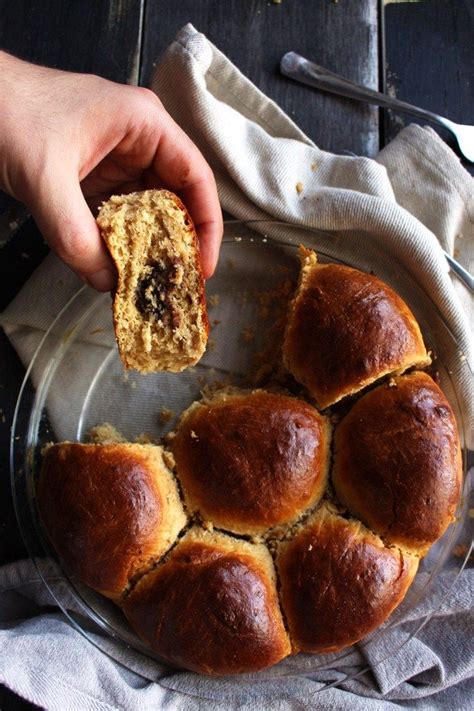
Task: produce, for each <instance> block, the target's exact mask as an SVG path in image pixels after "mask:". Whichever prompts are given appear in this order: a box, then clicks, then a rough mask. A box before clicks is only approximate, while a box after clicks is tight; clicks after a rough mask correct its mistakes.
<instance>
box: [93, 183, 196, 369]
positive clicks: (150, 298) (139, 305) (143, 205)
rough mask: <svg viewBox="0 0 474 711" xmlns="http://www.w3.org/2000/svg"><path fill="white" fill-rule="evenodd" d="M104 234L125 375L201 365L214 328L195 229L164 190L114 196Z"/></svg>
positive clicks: (105, 208) (104, 214)
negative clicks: (113, 272) (113, 279)
mask: <svg viewBox="0 0 474 711" xmlns="http://www.w3.org/2000/svg"><path fill="white" fill-rule="evenodd" d="M97 224H98V225H99V228H100V232H101V234H102V237H103V239H104V240H105V243H106V245H107V247H108V249H109V251H110V254H111V255H112V259H113V260H114V262H115V265H116V267H117V272H118V283H117V289H116V292H115V296H114V302H113V315H114V326H115V335H116V338H117V344H118V348H119V353H120V357H121V359H122V361H123V364H124V366H125V368H134V369H135V370H139V371H140V372H142V373H148V372H153V371H157V370H169V371H174V372H178V371H181V370H184V368H186V367H187V366H189V365H193V364H194V363H197V361H198V360H199V359H200V358H201V356H202V354H203V353H204V350H205V348H206V343H207V335H208V332H209V323H208V319H207V312H206V302H205V297H204V281H203V277H202V270H201V260H200V256H199V247H198V241H197V237H196V232H195V229H194V225H193V223H192V220H191V217H190V216H189V214H188V212H187V210H186V208H185V207H184V205H183V203H182V202H181V200H180V199H179V198H178V197H177V196H176V195H173V193H170V192H168V191H167V190H146V191H145V192H141V193H130V194H129V195H114V196H113V197H111V198H110V200H108V201H107V202H106V203H104V204H103V205H102V207H101V209H100V213H99V216H98V218H97Z"/></svg>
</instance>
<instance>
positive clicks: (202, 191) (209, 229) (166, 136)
mask: <svg viewBox="0 0 474 711" xmlns="http://www.w3.org/2000/svg"><path fill="white" fill-rule="evenodd" d="M166 120H167V122H169V123H167V124H166V125H164V126H163V130H162V133H161V135H160V138H159V141H158V145H157V149H156V154H155V157H154V159H153V170H154V173H155V175H156V176H157V177H158V179H159V181H160V183H161V184H163V185H165V186H166V187H169V188H170V189H171V190H174V191H175V192H177V193H178V195H179V196H180V197H181V199H182V200H183V202H184V204H185V205H186V207H187V209H188V210H189V213H190V215H191V217H192V219H193V222H194V225H195V227H196V232H197V235H198V238H199V246H200V251H201V261H202V268H203V273H204V277H205V278H206V279H207V278H209V277H210V276H212V274H213V273H214V270H215V268H216V264H217V260H218V257H219V248H220V245H221V241H222V233H223V220H222V211H221V207H220V204H219V197H218V194H217V186H216V181H215V179H214V175H213V173H212V170H211V168H210V167H209V165H208V163H207V162H206V161H205V159H204V157H203V155H202V153H201V152H200V150H199V149H198V148H197V146H196V145H195V144H194V143H193V142H192V141H191V139H190V138H189V136H187V135H186V134H185V133H184V131H183V130H182V129H181V128H179V126H178V125H177V124H176V123H175V122H174V121H173V119H172V118H171V117H170V116H166Z"/></svg>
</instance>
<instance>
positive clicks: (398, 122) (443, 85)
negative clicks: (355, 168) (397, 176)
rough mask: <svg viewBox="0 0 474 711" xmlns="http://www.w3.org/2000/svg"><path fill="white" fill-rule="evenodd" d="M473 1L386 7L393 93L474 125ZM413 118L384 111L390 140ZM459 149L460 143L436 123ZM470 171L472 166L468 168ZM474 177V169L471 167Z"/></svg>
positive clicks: (388, 68)
mask: <svg viewBox="0 0 474 711" xmlns="http://www.w3.org/2000/svg"><path fill="white" fill-rule="evenodd" d="M473 37H474V12H473V3H472V0H430V2H423V3H390V4H388V5H387V6H386V7H385V46H386V68H385V70H386V84H387V91H388V92H389V93H390V94H392V95H394V96H396V97H397V98H399V99H402V100H404V101H408V102H409V103H412V104H415V106H421V107H423V108H425V109H428V110H430V111H434V112H435V113H437V114H440V115H441V116H446V117H447V118H450V119H452V120H453V121H457V122H459V123H471V124H472V123H474V81H473V71H472V70H473V66H474V44H473ZM409 123H423V122H422V121H420V120H417V119H415V118H413V117H411V116H408V115H403V114H396V113H394V112H392V111H385V112H384V132H385V138H386V140H387V141H389V140H390V139H391V138H393V137H394V136H395V135H396V134H397V133H398V132H399V131H400V129H401V128H403V127H404V126H405V125H408V124H409ZM430 125H431V126H432V127H433V128H434V129H435V130H437V131H438V133H439V134H440V135H441V136H442V137H443V138H444V139H445V140H446V141H447V143H448V144H449V145H451V147H455V139H454V138H452V137H451V134H450V133H449V132H448V131H446V130H445V129H443V128H441V127H437V126H435V125H434V124H430ZM466 167H468V166H467V165H466ZM469 169H470V172H471V173H472V174H474V168H473V167H472V166H469Z"/></svg>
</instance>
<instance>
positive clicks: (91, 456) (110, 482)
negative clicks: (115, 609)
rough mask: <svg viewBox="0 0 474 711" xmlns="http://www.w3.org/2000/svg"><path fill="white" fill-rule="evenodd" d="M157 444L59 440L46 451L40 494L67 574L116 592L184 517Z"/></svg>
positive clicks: (158, 551)
mask: <svg viewBox="0 0 474 711" xmlns="http://www.w3.org/2000/svg"><path fill="white" fill-rule="evenodd" d="M161 452H162V450H161V448H160V447H152V446H146V445H138V444H104V445H95V444H89V445H87V444H77V443H63V444H57V445H54V446H52V447H49V448H48V449H47V450H46V451H45V453H44V459H43V466H42V469H41V473H40V478H39V482H38V491H37V499H38V508H39V513H40V517H41V520H42V522H43V524H44V527H45V529H46V531H47V534H48V537H49V539H50V540H51V543H52V544H53V546H54V548H55V549H56V551H57V552H58V554H59V555H60V557H61V558H62V559H63V561H64V563H65V564H66V566H67V568H68V570H69V571H70V572H71V573H72V574H74V575H75V576H76V577H77V578H78V579H79V580H81V582H83V583H85V584H86V585H89V586H90V587H92V588H94V589H95V590H98V591H99V592H102V593H103V594H104V595H107V596H108V597H111V598H113V599H118V598H119V597H120V596H121V595H122V594H123V592H124V591H125V589H126V588H127V585H128V584H129V581H130V579H131V578H133V576H134V575H136V574H137V573H139V572H140V571H141V570H142V569H143V568H145V567H146V566H147V565H150V564H151V563H152V562H153V561H154V560H157V559H158V558H160V557H161V556H162V555H163V554H164V553H165V552H166V550H167V549H168V548H169V547H170V546H171V545H172V544H173V542H174V540H175V539H176V536H177V535H178V533H179V531H180V530H181V528H183V526H184V525H185V523H186V517H185V514H184V511H183V509H182V506H181V503H180V500H179V496H178V492H177V488H176V484H175V482H174V480H173V478H172V475H171V473H170V472H169V471H168V470H167V469H166V467H165V465H164V463H163V460H162V455H161Z"/></svg>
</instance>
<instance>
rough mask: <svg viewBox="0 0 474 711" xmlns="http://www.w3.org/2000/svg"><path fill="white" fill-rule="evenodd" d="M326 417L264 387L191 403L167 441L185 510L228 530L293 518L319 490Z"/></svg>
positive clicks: (254, 530)
mask: <svg viewBox="0 0 474 711" xmlns="http://www.w3.org/2000/svg"><path fill="white" fill-rule="evenodd" d="M329 438H330V430H329V423H328V420H327V419H326V418H324V417H323V416H322V415H320V414H319V413H318V412H317V411H316V410H315V409H314V408H313V407H311V405H309V404H308V403H306V402H304V401H303V400H298V399H297V398H294V397H289V396H286V395H280V394H276V393H272V392H266V391H264V390H255V391H253V392H252V391H234V392H230V393H224V394H220V395H218V396H216V397H215V398H214V399H212V400H210V401H209V400H208V401H205V402H201V403H194V404H193V405H191V407H190V408H189V409H188V410H186V412H185V413H184V414H183V416H182V418H181V420H180V422H179V425H178V428H177V431H176V435H175V437H174V439H173V440H172V449H173V454H174V457H175V460H176V473H177V476H178V479H179V481H180V483H181V487H182V490H183V492H184V496H185V499H186V503H187V506H188V508H189V510H190V511H196V512H198V513H199V515H200V517H201V518H202V519H204V520H209V521H212V523H213V524H214V525H215V526H218V527H219V528H224V529H226V530H228V531H233V532H234V533H244V534H258V533H263V532H264V531H266V530H267V529H269V528H270V527H272V526H276V525H279V524H282V523H286V522H289V521H292V520H294V519H296V518H298V516H300V515H301V513H302V512H303V511H304V509H306V508H307V507H309V506H312V505H314V504H315V503H316V502H317V501H318V500H319V499H320V497H321V496H322V493H323V491H324V489H325V486H326V481H327V469H328V457H329Z"/></svg>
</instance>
